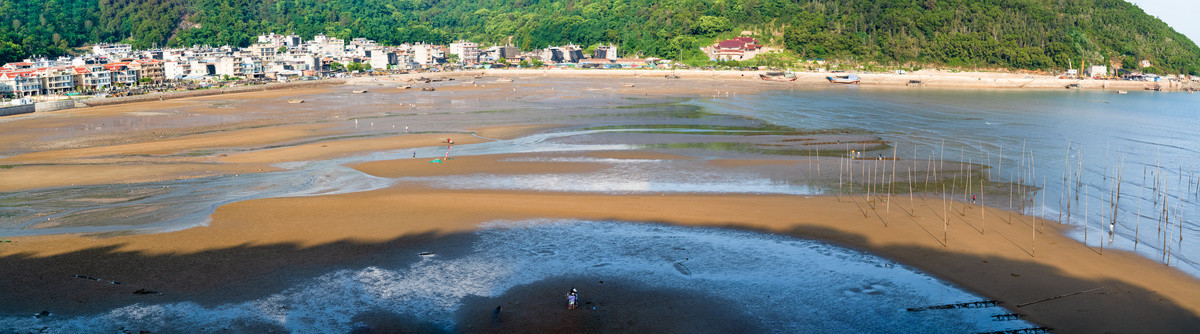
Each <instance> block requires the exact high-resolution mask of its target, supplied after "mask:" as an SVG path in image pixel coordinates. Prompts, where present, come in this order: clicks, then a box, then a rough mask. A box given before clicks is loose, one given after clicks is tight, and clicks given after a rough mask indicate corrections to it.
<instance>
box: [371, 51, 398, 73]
mask: <svg viewBox="0 0 1200 334" xmlns="http://www.w3.org/2000/svg"><path fill="white" fill-rule="evenodd" d="M369 52H370V54H371V60H370V61H368V63H369V64H371V68H373V69H377V70H386V69H389V68H391V67H392V65H397V64H398V63H399V58H398V57H396V53H394V52H390V51H385V50H371V51H369Z"/></svg>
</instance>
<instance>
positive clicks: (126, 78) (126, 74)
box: [104, 62, 138, 86]
mask: <svg viewBox="0 0 1200 334" xmlns="http://www.w3.org/2000/svg"><path fill="white" fill-rule="evenodd" d="M104 69H105V70H108V73H109V76H110V77H111V79H110V81H109V82H111V83H112V84H113V85H123V86H129V85H135V84H137V80H138V74H137V71H135V70H133V69H131V68H129V63H124V62H122V63H110V64H104Z"/></svg>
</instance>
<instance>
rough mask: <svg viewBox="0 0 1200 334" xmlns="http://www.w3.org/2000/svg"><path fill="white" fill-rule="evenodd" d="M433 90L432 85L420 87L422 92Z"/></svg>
mask: <svg viewBox="0 0 1200 334" xmlns="http://www.w3.org/2000/svg"><path fill="white" fill-rule="evenodd" d="M433 90H434V88H433V87H422V88H421V91H422V92H432V91H433Z"/></svg>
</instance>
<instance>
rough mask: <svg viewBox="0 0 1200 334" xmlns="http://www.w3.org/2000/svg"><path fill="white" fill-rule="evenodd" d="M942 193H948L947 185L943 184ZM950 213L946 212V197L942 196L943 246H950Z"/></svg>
mask: <svg viewBox="0 0 1200 334" xmlns="http://www.w3.org/2000/svg"><path fill="white" fill-rule="evenodd" d="M942 193H943V194H945V193H946V184H945V183H942ZM949 225H950V213H949V212H947V211H946V196H942V245H943V246H949V245H950V232H949V230H950V228H949Z"/></svg>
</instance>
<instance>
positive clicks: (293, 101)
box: [288, 99, 304, 103]
mask: <svg viewBox="0 0 1200 334" xmlns="http://www.w3.org/2000/svg"><path fill="white" fill-rule="evenodd" d="M288 103H304V100H301V99H295V100H288Z"/></svg>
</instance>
